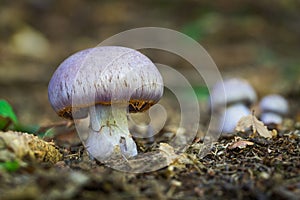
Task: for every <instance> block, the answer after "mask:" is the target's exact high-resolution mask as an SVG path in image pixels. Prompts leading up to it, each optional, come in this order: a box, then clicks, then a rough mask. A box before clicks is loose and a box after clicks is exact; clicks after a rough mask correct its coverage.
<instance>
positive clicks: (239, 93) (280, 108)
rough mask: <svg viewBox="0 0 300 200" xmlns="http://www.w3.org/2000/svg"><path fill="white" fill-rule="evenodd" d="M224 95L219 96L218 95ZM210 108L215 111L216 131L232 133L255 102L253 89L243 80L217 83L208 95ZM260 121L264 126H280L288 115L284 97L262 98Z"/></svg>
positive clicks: (255, 96) (233, 79)
mask: <svg viewBox="0 0 300 200" xmlns="http://www.w3.org/2000/svg"><path fill="white" fill-rule="evenodd" d="M223 93H224V94H225V95H220V94H223ZM210 96H211V98H210V107H211V108H212V107H214V110H217V115H218V116H217V117H218V119H219V124H218V126H219V127H218V130H219V131H221V132H222V133H223V134H226V133H232V132H234V131H235V127H236V125H237V123H238V121H239V120H240V119H241V118H242V117H244V116H247V115H249V114H250V113H251V107H252V106H253V105H254V104H255V103H256V101H257V95H256V92H255V90H254V89H253V87H252V86H251V85H250V84H249V83H248V82H247V81H246V80H244V79H240V78H231V79H227V80H224V81H223V82H218V83H216V84H215V86H214V87H213V88H212V92H211V94H210ZM259 108H260V111H261V116H260V119H261V121H262V122H263V123H264V124H265V125H271V124H281V123H282V118H283V116H284V115H286V114H287V113H288V110H289V106H288V102H287V101H286V100H285V98H284V97H282V96H280V95H277V94H272V95H268V96H266V97H264V98H263V99H262V100H261V101H260V103H259Z"/></svg>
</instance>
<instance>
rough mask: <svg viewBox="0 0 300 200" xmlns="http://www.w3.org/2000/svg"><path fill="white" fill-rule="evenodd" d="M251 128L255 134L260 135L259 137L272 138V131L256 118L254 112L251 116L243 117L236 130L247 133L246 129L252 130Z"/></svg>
mask: <svg viewBox="0 0 300 200" xmlns="http://www.w3.org/2000/svg"><path fill="white" fill-rule="evenodd" d="M251 127H252V131H253V134H256V133H258V134H259V135H261V136H263V137H265V138H271V137H272V134H271V131H269V130H268V129H267V127H266V126H265V125H264V123H263V122H261V121H259V120H258V119H257V118H256V117H255V115H254V112H252V114H250V115H247V116H245V117H242V118H241V119H240V120H239V121H238V123H237V125H236V127H235V130H236V131H241V132H245V129H247V128H251Z"/></svg>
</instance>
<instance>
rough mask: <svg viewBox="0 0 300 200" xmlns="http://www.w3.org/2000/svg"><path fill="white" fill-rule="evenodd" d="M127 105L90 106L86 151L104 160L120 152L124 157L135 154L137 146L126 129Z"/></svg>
mask: <svg viewBox="0 0 300 200" xmlns="http://www.w3.org/2000/svg"><path fill="white" fill-rule="evenodd" d="M127 110H128V109H127V106H126V105H122V106H121V105H120V106H104V105H95V106H94V107H90V109H89V115H90V125H89V136H88V138H87V140H86V144H85V145H86V148H87V150H88V152H89V153H90V154H91V155H92V156H93V157H94V158H96V159H98V160H106V159H108V158H109V157H110V156H111V155H112V154H113V153H118V152H121V153H122V155H124V156H125V157H126V158H128V157H132V156H135V155H137V153H138V152H137V146H136V144H135V142H134V140H133V139H132V136H131V134H130V133H129V130H128V121H127Z"/></svg>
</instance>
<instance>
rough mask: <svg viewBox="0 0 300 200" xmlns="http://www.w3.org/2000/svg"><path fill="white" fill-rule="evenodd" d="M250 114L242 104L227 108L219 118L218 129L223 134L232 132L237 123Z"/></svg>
mask: <svg viewBox="0 0 300 200" xmlns="http://www.w3.org/2000/svg"><path fill="white" fill-rule="evenodd" d="M250 113H251V112H250V109H249V108H248V107H246V106H245V105H244V104H242V103H239V104H234V105H231V106H229V107H228V108H227V109H226V112H223V115H222V116H221V120H220V126H221V127H220V129H221V130H222V132H223V133H232V132H234V130H235V127H236V125H237V123H238V121H239V120H240V119H241V118H242V117H244V116H247V115H250ZM222 124H223V126H222Z"/></svg>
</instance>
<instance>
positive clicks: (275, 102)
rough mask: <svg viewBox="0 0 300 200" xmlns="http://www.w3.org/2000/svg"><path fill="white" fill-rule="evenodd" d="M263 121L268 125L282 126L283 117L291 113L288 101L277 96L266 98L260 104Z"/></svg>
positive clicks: (272, 95)
mask: <svg viewBox="0 0 300 200" xmlns="http://www.w3.org/2000/svg"><path fill="white" fill-rule="evenodd" d="M259 108H260V110H261V113H262V114H261V116H260V119H261V121H262V122H263V123H264V124H266V125H269V124H281V123H282V117H283V116H284V115H286V114H287V113H288V111H289V105H288V102H287V100H286V99H285V98H284V97H283V96H281V95H277V94H271V95H268V96H265V97H264V98H263V99H262V100H261V101H260V103H259Z"/></svg>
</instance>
